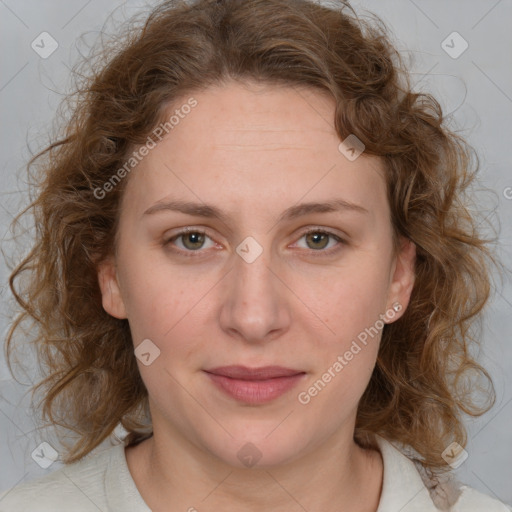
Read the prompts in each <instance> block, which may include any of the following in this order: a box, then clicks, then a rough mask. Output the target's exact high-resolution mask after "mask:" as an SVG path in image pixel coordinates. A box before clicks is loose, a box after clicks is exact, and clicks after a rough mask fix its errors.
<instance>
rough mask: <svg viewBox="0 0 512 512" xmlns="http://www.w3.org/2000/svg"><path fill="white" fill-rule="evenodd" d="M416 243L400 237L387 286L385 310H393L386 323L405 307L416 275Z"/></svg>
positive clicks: (397, 317)
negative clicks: (389, 281) (390, 278)
mask: <svg viewBox="0 0 512 512" xmlns="http://www.w3.org/2000/svg"><path fill="white" fill-rule="evenodd" d="M415 263H416V245H415V244H414V243H413V242H412V241H411V240H410V239H408V238H405V237H400V248H399V251H398V254H397V255H396V258H395V263H394V270H393V274H392V275H393V277H392V280H391V283H390V287H389V294H388V305H387V311H390V310H391V311H393V313H394V314H393V316H392V320H391V318H390V319H389V320H388V321H387V323H392V322H395V321H396V320H398V319H399V318H400V317H401V316H402V315H403V314H404V311H405V310H406V309H407V306H408V304H409V299H410V298H411V293H412V289H413V287H414V281H415V277H416V273H415Z"/></svg>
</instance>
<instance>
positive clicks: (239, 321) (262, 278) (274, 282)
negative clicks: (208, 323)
mask: <svg viewBox="0 0 512 512" xmlns="http://www.w3.org/2000/svg"><path fill="white" fill-rule="evenodd" d="M233 265H234V267H233V269H232V271H231V272H230V273H229V286H227V290H226V294H225V296H224V297H223V304H222V311H221V314H220V321H221V326H222V328H223V329H224V330H227V331H230V332H233V331H237V332H238V335H239V336H240V337H242V338H244V339H245V340H247V341H263V340H264V339H265V338H267V337H268V335H269V333H271V332H273V331H276V330H282V329H284V328H285V327H286V326H287V323H288V321H289V312H288V304H287V303H286V296H285V293H284V289H283V288H284V286H283V284H282V283H281V282H280V280H279V279H278V278H277V277H276V275H275V273H274V272H275V270H274V269H273V268H272V255H271V251H270V249H269V248H265V249H263V247H262V246H261V245H259V244H257V242H256V243H255V241H254V239H252V240H251V239H249V240H247V239H246V240H244V241H243V242H242V243H241V244H240V245H239V246H238V247H237V252H236V254H235V255H234V262H233Z"/></svg>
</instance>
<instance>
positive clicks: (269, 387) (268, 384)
mask: <svg viewBox="0 0 512 512" xmlns="http://www.w3.org/2000/svg"><path fill="white" fill-rule="evenodd" d="M206 373H207V375H208V377H210V379H211V380H212V381H213V382H214V383H215V384H216V385H217V387H218V388H219V389H221V390H222V391H224V393H226V394H227V395H229V396H230V397H231V398H234V399H235V400H238V401H239V402H244V403H247V404H253V405H255V404H264V403H267V402H271V401H272V400H275V399H276V398H278V397H280V396H282V395H284V394H285V393H286V392H287V391H289V390H290V389H292V388H293V387H295V386H296V385H297V384H298V383H299V382H300V381H301V380H302V379H303V378H304V377H305V374H304V373H299V374H297V375H290V376H288V377H276V378H274V379H267V380H240V379H232V378H230V377H224V376H223V375H216V374H214V373H208V372H206Z"/></svg>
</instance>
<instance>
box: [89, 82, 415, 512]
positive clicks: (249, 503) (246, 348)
mask: <svg viewBox="0 0 512 512" xmlns="http://www.w3.org/2000/svg"><path fill="white" fill-rule="evenodd" d="M194 98H195V99H196V100H197V102H198V104H197V106H196V107H195V108H194V109H193V110H192V111H191V113H190V114H188V115H187V116H186V117H185V118H184V119H182V120H180V123H179V124H178V125H177V126H175V127H174V129H173V130H172V132H170V134H169V135H168V136H166V137H165V138H164V139H163V140H162V141H161V142H160V143H159V144H158V145H157V147H155V148H154V149H152V150H151V151H150V152H149V154H148V155H147V156H146V157H145V158H144V159H143V160H142V161H141V163H140V164H139V165H138V167H137V168H136V169H135V170H134V171H132V173H131V175H130V177H129V181H128V183H127V187H126V191H125V194H124V196H123V201H122V205H121V216H120V224H119V232H118V244H117V251H116V255H115V257H112V258H111V259H109V260H108V261H105V262H104V263H103V264H102V265H101V266H100V267H99V282H100V286H101V290H102V294H103V307H104V308H105V310H106V311H107V312H108V313H110V314H111V315H113V316H115V317H117V318H127V319H128V320H129V323H130V328H131V332H132V337H133V340H134V346H135V347H137V346H138V345H139V344H140V343H141V342H142V341H143V340H145V339H150V340H151V341H152V343H154V345H156V346H157V347H158V348H159V350H160V355H159V357H157V358H156V359H155V360H154V362H152V364H150V365H149V366H145V365H143V364H141V362H140V361H138V364H139V369H140V373H141V376H142V379H143V381H144V383H145V385H146V387H147V389H148V393H149V399H150V409H151V414H152V420H153V428H154V435H153V437H152V438H150V439H148V440H146V441H144V442H142V443H141V444H139V445H137V446H136V447H132V448H129V449H127V450H126V457H127V462H128V467H129V469H130V472H131V474H132V476H133V478H134V480H135V483H136V485H137V487H138V489H139V491H140V493H141V495H142V497H143V498H144V499H145V501H146V502H147V504H148V505H149V506H150V507H151V508H152V509H153V510H157V511H158V510H171V511H174V510H188V509H189V508H191V507H195V508H196V509H197V510H198V511H200V512H202V511H208V510H212V511H213V510H225V511H231V510H233V511H234V510H244V511H252V510H254V511H256V510H258V511H261V510H273V511H295V510H302V508H301V507H304V508H306V509H307V510H327V511H330V510H333V511H334V510H340V504H341V503H343V506H344V508H343V510H347V511H372V510H373V511H375V510H376V508H377V506H378V501H379V495H380V491H381V484H382V460H381V458H380V454H379V453H378V452H375V451H371V450H363V449H361V448H360V447H359V446H357V445H356V444H355V443H354V441H353V433H354V425H355V418H356V411H357V404H358V401H359V399H360V398H361V396H362V394H363V392H364V390H365V388H366V386H367V384H368V381H369V379H370V377H371V373H372V370H373V368H374V365H375V361H376V357H377V352H378V345H379V341H380V333H379V335H376V336H374V337H373V338H369V342H368V343H367V345H366V346H364V347H363V348H362V350H361V351H360V352H358V353H357V355H354V357H353V359H352V360H351V361H349V362H348V364H346V366H344V367H343V369H342V370H341V371H339V372H338V373H336V376H335V377H334V378H332V379H331V381H330V382H329V383H328V384H327V385H326V386H325V388H324V389H323V390H322V391H321V392H319V393H318V394H317V395H316V396H314V397H311V400H310V401H309V403H307V404H302V403H300V402H299V400H298V398H297V397H298V393H299V392H301V391H305V390H306V391H307V390H308V388H310V387H311V385H312V384H313V383H314V382H315V381H318V379H321V378H322V375H323V374H325V372H327V371H328V369H329V368H332V366H333V363H334V362H335V361H337V358H338V356H339V355H343V354H344V353H345V352H346V351H347V350H349V348H350V346H351V343H352V341H353V340H354V339H356V337H357V336H358V334H359V333H361V332H362V331H364V330H365V329H366V328H370V327H371V326H374V325H375V324H376V321H377V320H378V319H379V315H383V314H384V313H385V312H386V311H389V310H390V308H392V305H393V304H395V303H400V304H401V306H402V309H401V311H400V312H398V313H396V314H395V315H394V316H393V318H392V319H389V318H387V319H386V321H388V322H390V321H396V320H397V319H398V318H399V317H400V316H401V315H402V314H403V311H404V310H405V308H406V307H407V304H408V301H409V297H410V293H411V290H412V287H413V284H414V258H415V247H414V245H413V244H412V243H411V242H409V241H405V240H404V241H402V242H403V243H402V245H401V249H400V252H399V253H398V254H396V255H395V254H394V252H393V244H392V226H391V222H390V212H389V205H388V203H387V194H386V186H385V181H384V177H383V173H384V169H383V166H382V163H381V161H380V159H379V158H377V157H373V156H366V155H365V154H364V153H363V154H362V155H361V156H360V157H359V158H357V159H356V160H354V161H349V160H348V159H347V158H346V157H345V156H344V155H343V154H342V153H341V152H340V151H339V149H338V146H339V143H340V141H339V138H338V136H337V134H336V132H335V131H334V128H333V122H332V119H333V114H334V106H335V105H334V101H333V100H332V99H331V98H330V97H329V96H327V95H326V94H324V93H322V92H319V91H315V90H308V89H299V88H295V87H280V86H275V85H262V84H259V85H257V84H254V83H247V84H244V85H242V84H240V83H237V82H228V83H226V84H224V85H222V86H218V87H214V88H209V89H207V90H205V91H201V92H198V93H197V94H194ZM184 102H185V101H184ZM184 102H183V103H184ZM176 105H178V106H179V104H174V105H173V106H172V107H173V108H169V112H172V111H173V110H174V109H175V108H176ZM331 199H343V200H345V201H348V202H351V203H356V204H358V205H360V206H362V207H363V208H365V209H366V210H367V212H366V213H360V212H357V211H353V210H343V211H337V212H329V213H325V212H324V213H318V212H316V213H308V214H307V215H304V216H301V217H297V218H295V219H292V220H278V218H279V216H280V214H281V213H282V212H283V211H284V210H285V209H287V208H288V207H291V206H295V205H297V204H298V203H306V202H320V203H325V202H327V201H328V200H331ZM170 200H182V201H193V202H198V203H207V204H211V205H214V206H216V207H217V208H219V209H221V210H222V211H223V212H224V213H225V216H226V219H225V222H224V221H220V220H218V219H214V218H204V217H199V216H191V215H188V214H184V213H181V212H175V211H170V210H165V209H163V210H160V211H158V212H155V213H152V214H145V213H144V212H145V211H147V210H148V209H149V208H150V207H152V206H154V205H155V204H157V203H158V204H162V203H165V202H168V201H170ZM185 227H191V228H197V229H200V230H204V231H206V234H207V236H206V237H205V239H204V244H203V245H202V246H201V243H200V241H201V239H199V243H198V241H197V237H196V238H195V239H194V238H193V237H192V238H191V237H190V236H186V235H185V236H183V237H181V238H174V239H173V237H175V236H176V234H177V233H178V231H179V230H180V229H182V228H185ZM315 228H316V229H322V230H327V231H330V232H332V233H333V235H334V236H332V237H330V238H328V239H327V240H322V239H318V236H317V237H316V238H315V237H314V236H313V237H312V236H305V231H307V230H309V229H312V230H313V229H315ZM336 236H338V237H339V238H340V239H342V240H344V243H341V242H339V241H338V240H337V239H336ZM246 237H253V238H254V239H255V240H256V241H257V243H258V244H259V246H260V248H261V250H262V253H261V254H260V255H259V257H257V258H256V259H255V261H253V262H252V263H248V262H247V261H245V260H244V259H243V258H242V257H240V256H239V254H238V253H237V252H236V249H237V247H238V246H239V245H240V244H241V242H242V241H244V240H245V239H246ZM171 239H172V240H171ZM169 240H170V241H169ZM165 242H168V243H167V244H165ZM196 247H197V249H196V250H195V251H194V248H196ZM336 247H337V248H338V250H336V252H331V253H330V254H329V253H328V251H329V250H330V249H331V248H336ZM173 249H174V250H173ZM251 250H252V249H251ZM331 250H332V249H331ZM180 251H181V252H180ZM187 251H188V252H187ZM191 253H192V257H187V254H191ZM224 365H245V366H248V367H259V366H266V365H280V366H285V367H288V368H293V369H297V370H300V371H304V372H306V375H305V376H304V378H303V381H302V382H301V383H300V384H299V385H298V386H297V387H295V388H294V389H292V390H291V391H289V392H287V393H286V394H285V395H283V396H281V397H279V398H277V399H275V400H273V401H272V402H270V403H266V404H260V405H248V404H245V403H240V402H238V401H235V400H234V399H232V398H230V397H228V396H227V395H225V394H223V393H222V392H221V391H219V390H218V389H217V388H216V387H215V386H213V385H212V382H211V381H210V379H209V378H208V376H207V375H206V374H205V373H204V371H203V370H205V369H208V368H213V367H217V366H224ZM246 443H252V444H253V445H255V446H256V447H257V449H258V451H259V453H261V459H260V460H259V462H258V464H257V465H256V466H254V467H252V468H248V467H246V466H244V464H243V463H242V462H241V461H240V460H239V458H238V457H237V453H238V451H239V450H240V448H241V447H242V446H244V445H245V444H246ZM206 496H207V498H206V499H205V497H206Z"/></svg>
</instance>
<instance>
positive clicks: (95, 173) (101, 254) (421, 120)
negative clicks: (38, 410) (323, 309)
mask: <svg viewBox="0 0 512 512" xmlns="http://www.w3.org/2000/svg"><path fill="white" fill-rule="evenodd" d="M338 7H339V8H331V7H327V6H323V5H320V4H318V3H315V2H313V1H308V0H243V1H241V0H223V1H220V0H196V1H193V2H190V1H187V2H184V1H181V2H179V1H166V2H163V3H161V4H160V5H159V6H158V7H156V8H155V9H154V10H153V11H152V12H151V13H150V15H149V17H147V18H145V19H144V22H143V23H141V24H140V25H137V24H136V23H135V22H134V23H132V24H130V25H129V26H128V29H127V32H126V35H125V36H123V37H122V38H121V39H119V40H117V41H116V42H115V43H113V44H112V45H104V46H102V47H101V51H100V53H98V54H97V55H96V56H95V57H91V58H90V59H89V60H88V61H87V65H90V71H89V72H88V73H87V74H83V73H82V74H80V75H78V76H79V80H78V83H77V87H76V92H75V94H74V95H72V96H70V100H71V103H70V105H71V109H70V112H71V115H70V117H69V120H68V121H67V123H66V125H65V127H64V130H65V131H64V132H63V133H62V134H61V135H60V136H59V138H58V140H57V141H56V142H54V143H52V144H51V145H49V146H48V147H47V148H45V149H44V150H42V151H41V152H39V153H38V154H36V155H35V156H34V157H33V158H32V159H31V160H30V162H29V164H28V169H29V173H31V172H32V170H33V169H34V168H36V169H37V171H36V172H35V173H34V175H33V176H32V177H33V178H34V179H35V183H34V186H35V187H36V191H37V193H36V196H35V199H34V200H33V201H32V202H31V204H30V205H29V206H28V207H27V208H26V209H25V210H24V211H23V212H21V214H20V215H19V216H18V219H19V218H20V217H21V216H22V215H25V214H27V213H28V212H32V214H33V215H34V218H35V226H36V231H35V243H34V245H33V247H32V249H31V251H30V253H29V254H28V255H27V256H26V257H25V258H24V259H23V260H22V261H21V263H19V265H17V266H16V268H14V269H13V271H12V274H11V276H10V286H11V290H12V292H13V294H14V296H15V298H16V300H17V302H18V303H19V305H20V306H21V308H22V309H21V311H20V313H19V315H18V316H17V318H16V319H15V321H14V322H13V324H12V326H11V329H10V331H9V333H8V336H7V340H6V354H7V359H8V362H9V367H10V368H11V372H12V366H11V361H10V358H11V356H12V353H11V349H12V346H11V344H12V342H13V341H14V339H15V337H16V336H15V334H16V333H17V332H18V331H21V330H22V326H23V325H24V324H25V323H26V322H27V321H31V322H32V324H33V325H34V327H35V328H34V329H33V330H32V331H30V332H31V333H35V334H33V336H34V339H33V341H34V345H35V347H36V351H37V355H38V361H39V365H40V368H41V371H42V372H43V376H44V379H43V380H42V381H41V382H39V383H38V384H37V386H34V388H33V393H35V392H36V391H44V398H43V399H42V404H41V405H42V417H43V419H44V420H49V421H50V424H51V425H53V426H55V427H63V428H65V429H66V430H67V431H68V432H69V431H73V432H75V433H76V434H77V439H76V442H74V444H72V445H71V446H68V447H67V451H66V453H65V457H63V461H64V462H66V463H71V462H74V461H76V460H79V459H80V458H82V457H83V456H84V455H86V454H87V453H89V452H90V451H91V450H93V449H94V448H95V447H97V446H98V445H99V444H100V443H101V442H103V441H104V440H105V439H107V438H108V437H109V436H111V435H112V433H113V431H114V429H115V428H116V426H118V425H119V424H121V425H122V426H123V427H124V429H126V431H127V432H128V436H127V438H126V441H125V442H126V444H127V445H131V444H136V443H137V442H140V441H141V440H142V439H144V438H146V437H148V436H149V435H151V420H150V415H149V412H148V396H147V390H146V388H145V386H144V384H143V382H142V379H141V377H140V374H139V371H138V367H137V364H136V358H135V356H134V350H133V345H132V339H131V335H130V329H129V325H128V321H127V320H119V319H116V318H113V317H112V316H110V315H109V314H107V313H106V312H105V311H104V309H103V308H102V301H101V293H100V288H99V285H98V277H97V268H98V263H99V262H101V261H104V260H105V259H106V258H107V257H108V256H109V255H111V254H113V252H114V251H115V247H116V233H117V223H118V218H119V210H120V199H121V197H122V194H123V190H124V186H125V185H126V182H127V180H128V179H129V177H127V178H125V179H123V180H121V181H120V182H119V184H118V185H117V186H116V187H111V188H109V190H108V193H104V191H105V190H106V189H105V188H104V185H105V183H107V182H108V180H109V179H110V178H111V177H112V176H113V175H114V174H115V173H116V170H119V169H120V168H121V167H122V166H123V164H124V163H125V162H126V161H127V159H128V158H129V157H130V155H131V154H132V152H133V151H134V148H137V147H139V146H140V145H142V144H144V143H145V142H146V140H147V137H148V135H149V134H150V133H151V131H152V130H153V129H154V128H155V127H156V126H158V125H159V123H161V122H162V120H163V116H164V115H165V112H166V111H167V107H168V105H169V104H170V103H172V102H174V101H176V100H177V99H178V98H181V97H184V96H185V95H186V94H190V93H191V92H193V91H199V90H203V89H206V88H208V87H209V86H211V85H217V84H221V83H223V82H225V81H227V80H239V81H243V80H252V81H260V82H264V83H269V84H284V85H287V86H290V87H294V86H306V87H311V88H316V89H317V90H318V89H320V90H322V91H327V92H328V93H330V94H331V95H332V96H333V97H334V99H335V100H336V109H335V115H334V128H335V130H336V132H337V134H338V135H339V137H340V140H344V139H345V138H346V137H347V136H348V135H349V134H355V135H356V136H357V137H358V138H359V139H360V140H361V141H362V142H363V143H364V145H365V147H366V149H365V151H366V154H368V155H375V156H379V157H381V158H382V159H383V162H384V163H385V168H386V180H387V187H388V198H389V204H390V207H391V212H392V223H393V227H394V234H395V238H396V239H398V236H399V235H401V236H403V237H407V238H408V239H410V240H412V241H413V242H414V244H416V254H417V257H416V267H415V272H416V280H415V285H414V289H413V292H412V296H411V301H410V304H409V307H408V308H407V311H405V313H404V315H403V317H402V318H400V319H399V320H398V321H396V322H395V323H392V324H389V325H386V326H385V328H384V331H383V335H382V340H381V346H380V350H379V355H378V360H377V364H376V367H375V369H374V372H373V375H372V377H371V381H370V383H369V386H368V388H367V389H366V391H365V393H364V395H363V397H362V399H361V401H360V403H359V408H358V413H357V422H356V430H355V434H354V436H355V440H356V441H357V442H359V443H360V444H361V445H363V446H364V445H371V444H372V439H373V435H374V434H379V435H381V436H383V437H384V438H386V439H388V440H390V441H398V442H400V443H403V444H404V445H408V446H410V447H412V448H413V449H414V450H415V451H416V452H417V454H419V456H420V458H421V460H422V461H423V462H422V463H423V464H424V465H425V467H428V468H431V469H438V470H440V469H441V468H443V467H446V464H445V462H444V460H443V459H442V457H441V453H442V452H443V450H444V448H445V447H446V446H448V445H449V444H450V443H451V442H452V441H454V440H456V441H457V442H458V443H459V444H461V445H462V446H465V443H466V436H467V434H466V431H465V428H464V425H463V422H462V419H463V413H466V414H470V415H473V416H476V415H480V414H482V413H483V412H485V411H487V410H488V409H489V408H490V407H491V405H492V404H493V403H494V399H495V395H494V388H493V385H492V380H491V378H490V376H489V375H488V373H487V372H486V371H485V369H484V368H483V367H481V366H480V365H479V364H478V363H477V362H476V360H475V358H474V355H472V353H471V349H472V347H473V346H477V344H478V336H477V335H476V334H475V333H476V331H475V330H474V328H475V326H478V322H477V320H478V319H479V318H480V316H481V313H482V309H483V307H484V305H485V304H486V302H487V300H488V298H489V295H490V292H491V289H492V282H491V277H490V276H491V272H490V269H491V265H493V264H495V263H496V259H495V256H494V253H493V252H492V251H491V249H490V242H491V240H487V239H484V238H483V235H482V234H481V231H479V226H478V222H477V218H476V217H475V214H473V213H470V210H469V208H468V202H467V200H468V197H466V196H467V192H468V190H469V188H468V187H469V186H470V184H471V183H472V182H473V181H474V179H475V175H476V173H477V170H478V167H479V165H478V157H477V156H476V154H475V152H474V150H473V149H472V148H471V147H470V146H469V145H468V144H467V143H466V142H465V141H464V140H463V139H462V138H461V137H460V136H459V135H457V134H456V133H455V132H454V131H452V130H450V129H448V128H447V127H446V126H445V124H446V122H445V119H444V118H443V113H442V109H441V107H440V105H439V103H438V102H437V101H436V100H435V99H434V98H433V97H432V96H431V95H429V94H419V93H414V92H412V87H411V85H410V78H409V75H408V72H407V70H406V67H405V66H404V64H403V61H402V59H401V57H400V55H399V54H398V52H397V50H396V48H395V47H394V45H393V44H392V42H391V37H390V36H389V29H388V28H387V27H386V26H385V25H384V23H383V22H382V21H381V20H380V18H378V17H377V16H375V15H374V16H372V17H370V20H369V21H368V20H362V19H360V18H359V16H357V14H356V13H355V12H354V11H353V10H352V9H351V8H350V7H348V6H347V5H345V4H344V3H342V2H341V0H340V2H339V6H338ZM36 163H37V164H38V165H37V166H35V164H36ZM98 191H102V192H101V194H100V193H99V192H98ZM100 195H101V197H99V196H100ZM25 275H26V276H27V278H26V279H23V280H20V278H21V277H22V276H25ZM25 331H26V330H24V332H25ZM23 343H24V344H25V343H26V335H24V337H23ZM480 377H483V379H484V381H485V383H486V387H487V389H486V391H487V392H488V394H487V395H486V402H484V404H483V405H481V404H480V405H478V404H477V402H476V400H475V397H474V396H473V390H472V389H471V386H468V382H474V381H475V380H474V379H476V380H478V378H480ZM472 379H473V380H472Z"/></svg>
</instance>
